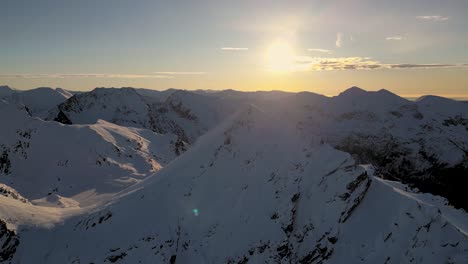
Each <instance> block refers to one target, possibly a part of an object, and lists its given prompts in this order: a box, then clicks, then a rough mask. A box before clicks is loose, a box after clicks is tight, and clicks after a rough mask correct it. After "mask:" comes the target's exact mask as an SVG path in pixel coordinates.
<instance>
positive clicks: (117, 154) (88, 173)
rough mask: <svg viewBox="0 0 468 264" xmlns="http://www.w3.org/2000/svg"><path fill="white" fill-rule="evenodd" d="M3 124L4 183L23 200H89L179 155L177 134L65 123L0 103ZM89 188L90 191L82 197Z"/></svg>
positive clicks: (0, 161) (0, 166)
mask: <svg viewBox="0 0 468 264" xmlns="http://www.w3.org/2000/svg"><path fill="white" fill-rule="evenodd" d="M0 122H2V123H4V124H7V125H5V126H2V127H1V129H0V182H1V183H3V184H6V185H8V186H9V187H11V188H14V189H15V191H14V192H13V191H11V190H10V189H8V188H6V187H5V188H1V190H2V191H1V192H2V193H3V194H4V196H8V197H13V198H15V197H16V199H20V200H22V199H23V198H21V197H22V196H24V197H26V198H27V199H29V200H34V199H43V198H47V200H48V201H50V202H51V203H56V198H54V197H56V196H65V197H69V198H70V197H74V196H77V197H76V199H78V200H87V199H91V198H92V197H94V196H99V195H103V194H106V193H115V192H117V191H119V190H121V189H123V188H125V187H128V186H130V185H131V184H134V183H136V182H138V181H140V180H142V179H144V178H145V176H147V175H149V174H152V173H154V172H156V171H158V170H159V169H160V168H161V167H162V166H163V165H165V164H167V163H169V161H171V160H172V159H173V158H174V157H175V156H176V155H175V150H174V149H173V146H172V144H171V141H175V139H176V138H175V137H173V136H171V135H158V134H155V133H153V132H151V131H148V130H144V129H136V128H126V127H120V126H117V125H114V124H111V123H108V122H105V121H102V120H99V121H98V122H97V123H96V124H93V125H73V126H65V125H61V124H60V123H57V122H46V121H42V120H40V119H37V118H32V117H30V116H29V115H28V113H27V112H26V111H25V110H24V109H21V108H20V109H18V107H17V106H15V105H13V104H9V103H6V102H0ZM16 191H17V192H18V194H16ZM83 192H89V193H88V194H87V195H85V196H83V195H81V196H80V194H83ZM36 203H39V201H36Z"/></svg>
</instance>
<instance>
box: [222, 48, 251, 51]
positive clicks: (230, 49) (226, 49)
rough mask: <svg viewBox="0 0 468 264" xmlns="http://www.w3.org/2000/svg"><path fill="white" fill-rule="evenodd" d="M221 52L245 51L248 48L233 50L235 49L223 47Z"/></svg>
mask: <svg viewBox="0 0 468 264" xmlns="http://www.w3.org/2000/svg"><path fill="white" fill-rule="evenodd" d="M221 50H224V51H247V50H249V48H235V47H223V48H221Z"/></svg>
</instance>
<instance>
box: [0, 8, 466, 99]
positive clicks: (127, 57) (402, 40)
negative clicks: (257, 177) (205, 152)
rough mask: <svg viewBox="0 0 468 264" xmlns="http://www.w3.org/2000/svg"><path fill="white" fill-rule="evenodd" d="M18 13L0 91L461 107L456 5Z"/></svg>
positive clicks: (5, 20)
mask: <svg viewBox="0 0 468 264" xmlns="http://www.w3.org/2000/svg"><path fill="white" fill-rule="evenodd" d="M25 1H26V2H27V3H24V2H17V1H11V2H8V3H6V4H5V10H8V12H6V15H4V16H2V17H0V34H1V35H2V36H4V38H2V42H0V57H2V58H3V60H2V61H3V62H4V63H3V64H1V65H0V85H9V86H11V87H15V88H18V89H32V88H34V87H43V86H46V87H62V88H65V89H69V90H84V91H86V90H91V89H93V88H95V87H139V88H149V89H157V90H164V89H168V88H171V87H173V88H179V89H187V90H197V89H212V90H223V89H235V90H239V91H255V90H284V91H294V92H298V91H310V92H314V93H319V94H324V95H329V96H332V95H337V94H338V93H339V92H341V91H343V90H345V89H346V88H348V87H351V86H359V87H362V88H364V89H366V90H379V89H387V90H390V91H392V92H394V93H396V94H399V95H412V96H411V97H418V96H421V95H426V94H434V95H441V96H444V97H452V98H453V97H464V98H467V97H468V78H467V77H466V76H468V49H466V43H467V42H468V32H466V30H465V28H466V27H465V25H466V22H467V20H466V17H465V11H466V10H468V2H466V1H465V2H463V1H445V2H440V1H436V0H416V1H411V3H408V1H403V0H397V1H391V2H389V1H388V2H382V3H380V2H379V3H376V2H375V1H371V0H365V1H359V2H357V1H345V0H334V1H329V2H327V3H323V2H322V1H300V0H299V1H292V2H289V3H274V4H259V3H253V2H252V1H238V2H236V3H230V2H223V1H209V0H203V1H197V3H173V2H171V3H165V2H159V1H139V2H138V3H129V2H120V1H108V0H104V1H100V2H99V3H96V2H94V1H89V2H88V1H80V2H77V3H75V4H74V5H68V4H66V3H64V2H63V1H58V0H46V1H41V3H38V1H32V0H25ZM3 39H4V40H3Z"/></svg>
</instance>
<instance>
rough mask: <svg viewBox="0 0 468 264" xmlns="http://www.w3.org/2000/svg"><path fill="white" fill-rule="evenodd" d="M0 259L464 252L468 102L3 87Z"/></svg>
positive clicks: (372, 259)
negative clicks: (75, 90) (73, 90)
mask: <svg viewBox="0 0 468 264" xmlns="http://www.w3.org/2000/svg"><path fill="white" fill-rule="evenodd" d="M0 124H1V125H0V194H1V195H0V263H34V264H36V263H57V264H62V263H87V264H88V263H171V264H174V263H232V264H234V263H237V264H246V263H323V264H325V263H330V264H332V263H386V264H390V263H468V214H467V210H468V199H466V191H465V189H466V186H467V184H468V178H467V177H468V104H467V103H464V102H459V101H455V100H451V99H447V98H442V97H436V96H424V97H421V98H419V99H417V100H414V101H410V100H407V99H405V98H402V97H399V96H398V95H396V94H393V93H391V92H389V91H387V90H379V91H365V90H363V89H360V88H358V87H352V88H349V89H347V90H346V91H344V92H342V93H341V94H339V95H338V96H334V97H327V96H322V95H319V94H314V93H309V92H301V93H288V92H282V91H269V92H239V91H235V90H223V91H207V90H197V91H186V90H178V89H169V90H165V91H156V90H149V89H139V88H130V87H127V88H96V89H94V90H92V91H89V92H71V91H67V90H65V89H60V88H56V89H52V88H37V89H32V90H28V91H22V90H16V89H13V88H10V87H8V86H1V87H0Z"/></svg>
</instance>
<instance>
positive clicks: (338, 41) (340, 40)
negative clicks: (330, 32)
mask: <svg viewBox="0 0 468 264" xmlns="http://www.w3.org/2000/svg"><path fill="white" fill-rule="evenodd" d="M335 45H336V46H337V47H338V48H341V47H342V46H343V33H341V32H338V33H336V41H335Z"/></svg>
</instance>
